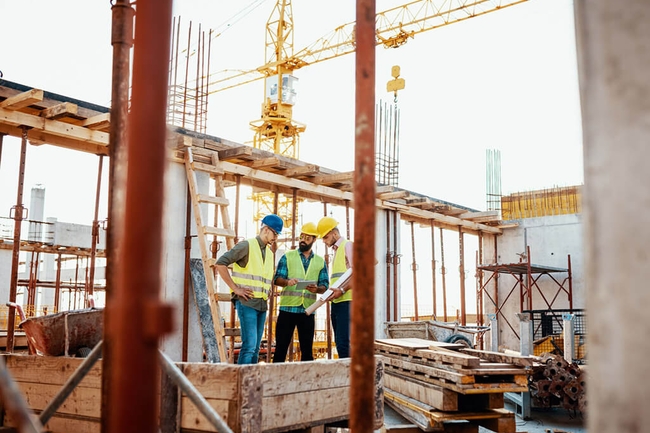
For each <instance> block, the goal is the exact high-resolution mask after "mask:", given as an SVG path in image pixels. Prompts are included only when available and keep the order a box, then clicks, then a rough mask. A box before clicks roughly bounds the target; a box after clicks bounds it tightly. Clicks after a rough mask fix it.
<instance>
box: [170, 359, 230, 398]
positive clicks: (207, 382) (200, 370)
mask: <svg viewBox="0 0 650 433" xmlns="http://www.w3.org/2000/svg"><path fill="white" fill-rule="evenodd" d="M176 365H177V366H178V367H179V368H180V369H181V370H182V371H183V374H184V375H185V376H187V379H188V380H189V381H190V382H192V384H193V385H194V387H196V389H197V390H198V391H199V392H200V393H201V395H203V397H205V398H206V399H215V400H235V399H237V397H238V395H239V374H240V370H241V367H242V366H239V365H233V364H224V363H221V364H208V363H203V362H179V363H177V364H176Z"/></svg>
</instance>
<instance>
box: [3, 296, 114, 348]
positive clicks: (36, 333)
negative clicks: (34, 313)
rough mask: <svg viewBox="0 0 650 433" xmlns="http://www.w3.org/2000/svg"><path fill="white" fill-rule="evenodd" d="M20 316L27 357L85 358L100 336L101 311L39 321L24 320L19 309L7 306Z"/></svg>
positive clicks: (51, 316)
mask: <svg viewBox="0 0 650 433" xmlns="http://www.w3.org/2000/svg"><path fill="white" fill-rule="evenodd" d="M7 306H9V307H14V308H16V310H17V311H18V314H19V316H20V323H19V324H18V326H19V327H20V328H21V329H23V330H24V331H25V335H26V336H27V343H28V345H29V348H30V353H35V354H40V355H45V356H72V355H75V356H80V357H85V356H86V355H87V354H88V353H90V350H91V349H92V348H93V347H94V346H95V345H96V344H97V343H99V342H100V341H101V340H102V338H103V335H104V309H103V308H85V309H81V310H70V311H61V312H59V313H53V314H46V315H44V316H39V317H30V318H27V317H25V313H24V311H23V309H22V306H20V305H18V304H16V303H13V302H8V303H7Z"/></svg>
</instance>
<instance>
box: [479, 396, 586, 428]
mask: <svg viewBox="0 0 650 433" xmlns="http://www.w3.org/2000/svg"><path fill="white" fill-rule="evenodd" d="M506 409H509V410H511V411H514V407H512V406H511V405H510V404H509V403H506ZM530 417H531V419H528V420H522V419H521V418H519V417H516V420H517V432H528V433H547V432H549V431H550V433H555V432H554V430H557V431H558V433H560V432H562V433H563V432H570V433H586V431H587V427H586V422H585V421H586V420H585V419H584V416H583V415H581V414H580V413H578V414H573V413H572V412H568V411H567V410H565V409H562V408H553V409H532V410H531V414H530ZM480 431H481V432H488V431H489V430H484V429H481V430H480Z"/></svg>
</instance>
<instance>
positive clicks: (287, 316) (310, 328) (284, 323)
mask: <svg viewBox="0 0 650 433" xmlns="http://www.w3.org/2000/svg"><path fill="white" fill-rule="evenodd" d="M315 323H316V322H315V319H314V315H313V314H310V315H309V316H308V315H306V314H305V313H289V312H287V311H282V310H280V313H278V321H277V322H276V324H275V352H274V354H273V362H284V361H285V360H286V359H287V351H288V350H289V345H290V344H291V342H292V341H293V332H294V330H295V329H296V327H297V328H298V341H299V342H300V360H301V361H312V360H313V359H314V355H313V354H312V347H313V343H314V328H315V326H316V325H315Z"/></svg>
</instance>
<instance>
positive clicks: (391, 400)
mask: <svg viewBox="0 0 650 433" xmlns="http://www.w3.org/2000/svg"><path fill="white" fill-rule="evenodd" d="M384 378H385V377H384ZM384 401H385V402H386V403H387V404H388V405H389V406H390V407H391V408H393V409H394V410H395V411H396V412H397V413H399V414H400V415H402V416H403V417H405V418H406V419H408V420H409V421H411V422H413V423H414V424H416V425H417V426H418V427H419V428H420V429H421V430H423V431H425V432H444V433H478V428H479V426H481V427H485V428H487V429H489V430H492V431H494V432H497V433H515V432H516V430H517V426H516V423H515V414H514V413H512V412H510V411H508V410H505V409H489V410H483V411H478V412H445V411H440V410H437V409H436V408H434V407H432V406H430V405H427V404H425V403H422V402H421V401H419V400H416V399H413V398H409V397H408V396H405V395H403V394H401V393H399V392H396V391H393V390H391V389H384Z"/></svg>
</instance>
